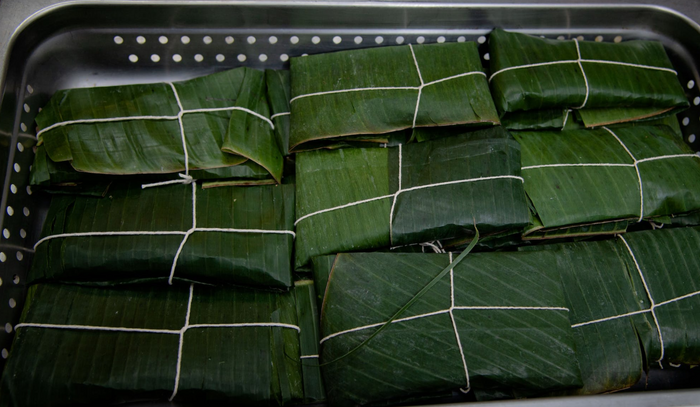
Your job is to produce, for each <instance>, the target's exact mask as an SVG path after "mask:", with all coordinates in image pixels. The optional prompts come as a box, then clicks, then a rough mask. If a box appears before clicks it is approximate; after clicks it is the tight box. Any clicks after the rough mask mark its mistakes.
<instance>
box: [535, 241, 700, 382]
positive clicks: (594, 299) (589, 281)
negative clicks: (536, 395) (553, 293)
mask: <svg viewBox="0 0 700 407" xmlns="http://www.w3.org/2000/svg"><path fill="white" fill-rule="evenodd" d="M698 247H700V229H698V228H678V229H663V230H654V231H644V232H633V233H627V234H625V235H624V237H623V236H622V235H620V236H618V237H617V238H614V239H610V240H605V241H598V242H586V243H573V244H562V245H552V246H549V245H547V246H539V247H532V248H530V249H533V248H545V249H558V250H559V252H558V261H559V271H560V272H561V276H562V284H563V287H564V292H565V294H566V298H567V304H568V305H567V306H568V308H569V309H570V310H571V312H570V314H569V317H570V318H571V323H572V327H573V329H574V339H575V343H576V355H577V358H578V361H579V365H580V368H581V377H582V379H583V384H584V385H583V387H582V388H581V389H577V390H575V391H574V392H576V393H580V394H593V393H604V392H611V391H616V390H622V389H625V388H628V387H631V386H633V385H634V384H635V383H637V382H638V381H639V380H640V378H641V377H642V372H643V370H644V369H649V368H650V367H654V366H658V365H657V363H662V364H664V365H665V366H666V367H668V365H669V364H676V363H678V364H687V365H694V364H698V363H700V313H698V309H699V308H700V261H698V259H697V256H692V255H689V253H694V252H695V251H697V248H698Z"/></svg>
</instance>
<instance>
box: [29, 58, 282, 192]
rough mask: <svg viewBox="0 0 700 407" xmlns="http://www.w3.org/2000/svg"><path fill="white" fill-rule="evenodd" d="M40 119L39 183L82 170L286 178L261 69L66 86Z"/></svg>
mask: <svg viewBox="0 0 700 407" xmlns="http://www.w3.org/2000/svg"><path fill="white" fill-rule="evenodd" d="M36 122H37V124H38V126H39V131H38V133H37V136H38V138H39V148H40V149H42V150H43V151H42V153H41V154H42V157H43V161H39V162H38V163H37V164H38V165H37V166H36V169H34V168H33V176H32V181H33V182H35V183H37V184H42V183H43V184H46V183H53V184H55V183H60V182H67V181H71V180H80V179H81V173H89V174H101V175H103V176H104V175H144V174H145V175H149V176H156V177H161V178H165V179H178V175H177V174H178V173H180V174H184V175H186V176H189V177H194V178H197V179H204V178H208V179H212V178H217V179H218V178H270V177H271V178H273V179H274V180H276V181H277V182H279V181H280V180H281V178H282V165H283V158H282V153H281V151H280V145H279V143H278V141H277V136H276V135H275V133H274V127H275V126H274V124H273V122H272V121H271V120H270V108H269V106H268V101H267V95H266V81H265V75H264V73H263V72H261V71H257V70H254V69H249V68H237V69H233V70H229V71H225V72H220V73H217V74H213V75H208V76H204V77H200V78H196V79H191V80H187V81H183V82H174V83H154V84H144V85H128V86H113V87H102V88H89V89H69V90H62V91H59V92H57V93H56V94H55V95H54V96H53V97H52V98H51V100H50V101H49V104H48V105H47V106H45V107H44V108H43V110H42V111H41V112H40V113H39V115H38V116H37V118H36ZM57 166H58V168H56V167H57ZM57 171H60V172H62V174H56V172H57ZM66 171H67V172H74V173H75V175H74V177H73V179H70V177H69V179H66V175H67V174H65V173H66ZM61 175H62V176H61ZM53 176H56V179H55V180H54V179H53V178H52V177H53Z"/></svg>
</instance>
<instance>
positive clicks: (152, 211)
mask: <svg viewBox="0 0 700 407" xmlns="http://www.w3.org/2000/svg"><path fill="white" fill-rule="evenodd" d="M193 190H196V221H197V223H196V227H197V228H203V229H210V230H202V229H197V230H195V231H194V232H192V233H191V234H189V236H188V237H187V239H186V240H185V243H184V246H182V250H181V252H180V254H179V256H178V258H177V262H176V265H175V269H174V271H173V268H172V267H173V262H174V260H175V256H176V254H177V253H178V249H179V248H180V245H181V244H182V242H183V238H184V236H183V235H184V232H186V231H188V230H190V229H191V228H192V227H193V220H192V212H193V211H192V203H193V199H192V194H193ZM293 222H294V185H290V184H283V185H277V186H260V187H221V188H213V189H202V188H200V186H199V185H197V184H194V188H193V186H192V185H170V186H162V187H157V188H147V189H141V186H140V185H138V184H133V183H131V184H113V185H112V186H111V188H110V190H109V192H108V194H107V195H106V196H105V197H104V198H94V197H86V196H74V195H55V196H54V197H53V199H52V201H51V205H50V207H49V212H48V215H47V219H46V222H45V223H44V228H43V230H42V238H45V237H47V236H51V235H61V234H66V233H68V234H70V233H87V234H90V233H95V232H97V233H103V232H124V233H125V235H119V236H104V235H103V236H94V235H93V236H64V237H61V236H57V237H55V238H50V239H48V240H43V241H41V240H40V242H39V244H38V246H37V247H36V253H35V256H34V261H33V263H32V267H31V270H30V273H29V277H28V282H37V281H62V282H73V283H85V284H104V285H112V284H122V283H134V282H143V281H153V280H168V279H169V278H170V276H171V273H172V276H173V278H174V279H175V280H185V281H196V282H203V283H226V284H236V285H246V286H259V287H270V288H277V289H286V288H287V287H289V286H291V285H292V276H291V274H292V269H291V262H292V260H291V256H292V246H293V243H294V236H293V235H292V234H291V232H287V233H260V232H258V230H265V231H292V230H293ZM222 228H223V230H218V229H222ZM227 229H235V230H233V231H231V230H227ZM154 231H169V232H174V234H170V235H148V234H147V233H148V232H154ZM129 232H145V233H146V234H145V235H134V234H130V233H129Z"/></svg>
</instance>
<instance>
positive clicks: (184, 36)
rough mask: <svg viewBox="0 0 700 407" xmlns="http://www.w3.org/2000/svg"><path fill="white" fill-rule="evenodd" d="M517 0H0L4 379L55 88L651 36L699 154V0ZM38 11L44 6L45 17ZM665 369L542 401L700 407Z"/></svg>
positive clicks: (697, 393) (688, 383)
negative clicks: (397, 53)
mask: <svg viewBox="0 0 700 407" xmlns="http://www.w3.org/2000/svg"><path fill="white" fill-rule="evenodd" d="M512 1H514V2H515V3H516V4H490V5H484V4H471V3H460V2H453V3H416V2H408V3H407V2H402V3H398V2H373V3H357V2H350V3H340V2H311V1H306V2H304V1H300V2H297V1H294V2H291V1H288V2H240V1H217V2H203V1H191V0H190V1H178V0H175V1H170V2H167V3H166V2H162V1H116V2H104V1H68V2H66V1H61V0H38V1H31V2H30V1H20V0H0V68H1V69H2V70H0V176H1V177H2V178H3V179H4V183H3V188H2V199H1V201H0V209H1V211H0V231H1V232H0V236H1V237H0V370H1V369H2V367H4V361H5V358H6V357H7V355H8V350H9V348H10V345H11V342H12V336H13V326H14V324H16V323H17V321H18V319H19V315H20V312H21V309H22V305H23V302H24V295H25V286H24V278H25V275H26V272H27V270H28V267H29V264H30V262H31V258H32V253H33V249H32V246H33V244H34V243H35V242H36V241H37V240H38V237H39V233H40V229H41V225H42V222H43V219H44V217H45V213H46V208H47V205H48V197H47V196H46V195H43V194H42V193H40V192H33V191H32V190H31V188H30V187H29V186H28V179H29V168H30V166H31V164H32V161H33V153H32V146H33V145H34V144H35V142H36V140H35V125H34V117H35V115H36V113H37V112H38V110H39V109H40V108H41V106H42V105H44V104H45V103H46V102H47V101H48V99H49V97H50V96H51V95H52V94H53V93H54V92H55V91H56V90H58V89H63V88H74V87H90V86H105V85H116V84H126V83H138V82H159V81H165V80H168V81H172V80H180V79H186V78H191V77H195V76H200V75H205V74H208V73H212V72H216V71H221V70H224V69H230V68H234V67H238V66H242V65H246V66H251V67H255V68H282V67H285V66H287V65H288V59H289V58H290V57H294V56H300V55H304V54H306V53H308V54H311V53H321V52H329V51H336V50H344V49H352V48H364V47H374V46H385V45H395V44H401V43H403V44H406V43H423V42H424V43H434V42H443V41H464V40H467V41H477V42H478V43H479V44H481V45H480V52H481V54H482V57H483V62H484V65H486V66H488V63H489V61H488V60H489V55H488V49H487V44H485V41H486V37H485V35H486V34H488V32H489V31H490V30H491V29H492V28H493V27H501V28H505V29H512V30H519V31H521V32H527V33H530V34H535V35H542V36H545V37H548V38H561V39H569V38H574V37H577V38H578V39H579V40H584V41H621V40H628V39H652V40H659V41H661V42H663V44H664V45H665V46H666V49H667V51H668V53H669V55H670V57H671V59H672V61H673V63H674V65H675V67H676V69H677V70H678V73H679V78H680V80H681V83H682V84H683V85H684V87H685V89H686V93H687V96H688V99H689V100H690V103H691V108H690V109H689V110H687V111H686V112H684V113H682V114H681V115H680V116H679V118H680V120H681V124H682V126H681V127H682V129H683V133H684V137H685V139H686V140H687V142H688V143H689V144H690V145H691V146H692V147H693V148H694V149H695V150H696V151H697V150H699V149H700V90H699V84H700V75H699V74H698V66H700V26H699V25H698V24H697V23H696V22H695V21H700V8H699V7H697V3H696V2H695V1H693V0H675V1H674V0H669V1H666V2H665V3H666V4H667V5H671V6H673V7H674V8H675V9H677V10H681V11H682V12H683V13H685V14H682V13H680V12H678V11H676V10H674V9H671V8H667V7H662V6H660V5H653V4H652V5H649V4H647V5H640V4H632V3H631V2H630V1H629V0H622V2H623V3H622V4H614V5H608V4H587V5H585V4H571V3H570V2H567V1H564V2H562V1H557V2H555V3H550V4H541V5H531V4H523V3H522V1H520V2H518V1H517V0H512ZM545 1H546V0H545ZM549 1H551V0H549ZM594 1H600V0H594ZM625 1H626V2H627V3H628V4H625V3H624V2H625ZM640 1H646V2H649V1H651V0H640ZM658 1H659V2H662V1H663V0H658ZM496 2H498V0H497V1H496ZM618 2H619V1H618ZM44 5H50V6H49V7H46V8H43V9H40V8H41V6H44ZM686 14H687V15H690V16H691V17H692V18H691V17H688V16H687V15H686ZM15 27H17V28H16V29H15V31H14V32H12V29H14V28H15ZM10 33H12V34H10ZM378 69H381V67H378ZM696 135H697V137H696ZM666 370H667V371H666V372H664V373H663V374H660V373H656V372H653V373H654V376H655V378H657V380H656V381H657V382H658V383H660V384H657V385H655V386H652V387H656V388H672V387H679V386H680V387H694V389H692V390H683V391H659V392H643V393H642V392H638V393H626V394H624V395H615V396H595V397H592V398H581V397H579V398H569V399H552V400H549V401H548V402H554V403H561V402H563V401H566V403H567V404H569V405H574V404H576V403H584V404H593V403H596V404H602V405H617V404H620V403H624V404H627V403H632V402H634V403H639V404H640V405H652V404H653V405H654V406H659V405H679V404H684V405H688V404H694V403H700V374H698V373H697V372H696V373H689V372H690V371H689V370H685V371H673V369H666ZM697 370H698V371H700V368H699V369H697ZM650 376H652V375H650ZM650 379H653V378H651V377H650ZM652 382H653V380H650V383H652ZM644 387H645V386H644V384H640V385H639V386H637V387H636V388H644ZM535 402H537V403H541V402H544V401H543V400H538V401H535ZM516 403H520V404H523V405H527V404H528V403H532V401H529V402H527V401H521V402H516Z"/></svg>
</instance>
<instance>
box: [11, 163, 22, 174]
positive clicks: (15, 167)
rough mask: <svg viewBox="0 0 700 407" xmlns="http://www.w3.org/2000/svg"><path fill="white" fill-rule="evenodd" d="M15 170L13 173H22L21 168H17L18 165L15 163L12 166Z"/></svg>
mask: <svg viewBox="0 0 700 407" xmlns="http://www.w3.org/2000/svg"><path fill="white" fill-rule="evenodd" d="M12 167H13V168H14V170H15V172H20V171H22V167H20V166H19V164H17V163H15V165H13V166H12Z"/></svg>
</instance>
